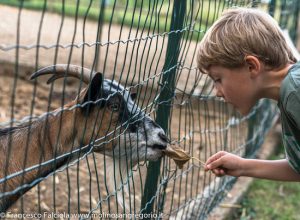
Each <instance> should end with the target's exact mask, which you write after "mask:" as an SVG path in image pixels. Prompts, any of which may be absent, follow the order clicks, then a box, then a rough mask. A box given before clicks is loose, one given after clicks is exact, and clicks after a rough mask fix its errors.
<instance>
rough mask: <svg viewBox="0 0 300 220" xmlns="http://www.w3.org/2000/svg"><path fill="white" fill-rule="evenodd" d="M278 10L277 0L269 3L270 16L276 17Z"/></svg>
mask: <svg viewBox="0 0 300 220" xmlns="http://www.w3.org/2000/svg"><path fill="white" fill-rule="evenodd" d="M275 9H276V0H271V1H270V3H269V14H270V15H271V16H272V17H274V14H275Z"/></svg>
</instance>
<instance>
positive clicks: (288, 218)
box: [234, 153, 300, 220]
mask: <svg viewBox="0 0 300 220" xmlns="http://www.w3.org/2000/svg"><path fill="white" fill-rule="evenodd" d="M282 157H283V154H282V153H281V154H279V155H277V156H276V157H273V158H272V159H278V158H282ZM299 198H300V184H299V183H292V182H277V181H270V180H259V179H257V180H255V181H254V182H253V184H252V185H251V186H250V188H249V191H248V194H247V195H246V196H245V198H244V199H243V201H242V203H241V205H242V208H241V209H239V210H238V211H237V212H236V213H235V215H234V219H240V220H250V219H251V220H252V219H253V220H254V219H260V220H269V219H280V220H292V219H299V216H300V209H299Z"/></svg>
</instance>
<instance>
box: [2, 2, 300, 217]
mask: <svg viewBox="0 0 300 220" xmlns="http://www.w3.org/2000/svg"><path fill="white" fill-rule="evenodd" d="M233 6H243V7H260V8H262V9H263V10H265V11H268V12H269V13H270V14H272V15H273V16H274V17H275V18H276V19H277V20H278V21H279V23H280V25H281V27H282V28H283V29H288V30H290V33H291V36H292V39H293V41H294V44H295V45H297V36H298V34H297V33H298V28H297V27H298V26H299V23H298V22H299V1H297V0H285V1H276V0H270V1H254V0H248V1H247V0H213V1H209V0H198V1H194V0H186V1H179V0H174V1H173V0H119V1H117V0H103V1H93V0H77V1H70V0H63V1H58V0H52V1H48V0H1V1H0V29H1V34H0V64H1V65H0V152H1V153H0V155H1V156H0V157H1V158H0V167H1V171H0V173H1V174H0V187H1V188H0V189H1V190H0V212H3V213H2V214H1V216H0V217H6V218H13V219H17V218H25V219H26V218H30V217H35V218H39V219H53V218H58V219H78V218H79V219H90V218H104V219H106V218H107V219H113V218H121V219H122V218H123V219H139V218H142V217H143V218H147V219H153V218H155V219H157V218H166V219H179V218H180V219H205V218H206V217H207V216H208V215H209V213H210V211H211V210H212V209H213V208H214V207H216V206H217V205H218V203H219V202H220V201H221V200H222V198H223V197H224V196H225V194H226V192H227V190H228V189H230V188H231V187H232V185H233V184H234V182H235V180H236V179H235V178H232V177H223V178H216V177H215V176H214V175H212V174H211V173H205V172H204V170H203V167H202V166H201V164H199V163H198V162H196V161H193V160H191V161H189V162H188V163H187V164H186V165H185V166H184V168H183V169H178V168H177V167H176V165H175V164H174V162H173V161H172V160H170V159H169V158H166V157H162V158H160V156H161V150H160V149H159V148H162V147H163V145H164V144H165V143H163V142H164V141H165V142H166V140H165V139H164V138H162V136H164V135H166V136H167V139H168V140H170V141H172V142H174V143H178V144H180V146H181V147H182V148H183V149H184V150H186V151H187V152H189V154H190V155H191V156H193V157H196V158H198V159H200V160H202V161H205V160H206V159H207V158H208V157H209V156H210V155H212V154H213V153H216V152H218V151H219V150H226V151H229V152H233V153H235V154H238V155H241V156H244V157H253V156H254V155H255V152H256V151H257V150H258V149H259V147H260V146H261V144H262V142H263V140H264V135H265V134H266V132H267V131H268V130H269V129H270V127H271V126H272V125H273V123H274V120H275V119H276V118H277V116H278V112H277V110H276V104H274V103H272V102H270V101H268V100H262V101H260V102H259V103H257V105H256V106H255V107H254V108H253V110H252V111H251V113H249V115H247V116H245V117H241V116H240V115H239V114H238V113H237V112H235V110H234V109H233V108H232V106H230V105H228V104H227V103H225V102H224V101H223V100H222V99H220V98H217V97H216V96H215V95H214V93H213V85H212V82H211V80H210V79H209V78H208V77H207V76H206V75H204V74H202V73H200V72H199V71H198V70H197V68H196V66H197V65H196V55H197V43H198V42H199V41H200V40H201V38H202V37H203V35H204V34H205V32H206V30H207V29H208V28H209V27H210V25H211V24H212V23H213V22H214V21H215V20H216V19H217V18H218V17H219V16H220V14H221V13H222V11H224V10H225V9H226V8H229V7H233ZM56 64H67V66H66V70H65V72H64V73H63V74H62V75H61V76H63V77H62V79H60V80H56V81H55V82H53V83H50V84H47V83H46V82H47V80H48V79H49V77H47V76H40V77H38V78H37V79H34V80H29V78H30V76H31V74H32V73H34V72H36V71H38V70H39V69H41V68H43V67H46V66H50V65H56ZM71 65H77V66H79V68H78V69H79V80H78V79H74V78H72V77H71V78H70V77H64V76H66V75H67V74H69V72H70V70H71V68H72V66H71ZM81 67H85V68H88V69H90V72H89V74H87V75H89V77H87V78H88V80H91V79H95V80H93V81H92V82H90V83H88V85H86V84H85V83H84V74H83V72H84V70H83V69H82V68H81ZM94 71H95V72H94ZM53 72H54V74H58V73H57V72H56V70H54V71H53ZM96 72H101V73H102V76H103V77H104V78H105V79H106V80H101V75H99V74H96ZM92 76H93V77H94V78H92ZM109 80H114V83H112V81H109ZM99 82H100V83H99ZM99 88H101V89H102V90H99ZM129 93H131V94H133V95H132V96H131V95H129ZM134 96H135V98H134V99H132V98H133V97H134ZM131 97H132V98H131ZM128 103H129V104H128ZM151 126H152V127H151ZM159 127H161V128H159ZM162 129H163V130H162ZM153 159H155V161H153ZM79 214H80V215H79Z"/></svg>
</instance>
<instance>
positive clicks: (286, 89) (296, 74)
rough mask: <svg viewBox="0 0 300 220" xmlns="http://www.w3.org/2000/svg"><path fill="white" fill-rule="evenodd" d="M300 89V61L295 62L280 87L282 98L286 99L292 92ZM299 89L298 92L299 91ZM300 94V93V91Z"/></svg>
mask: <svg viewBox="0 0 300 220" xmlns="http://www.w3.org/2000/svg"><path fill="white" fill-rule="evenodd" d="M299 90H300V62H298V63H296V64H294V65H293V66H292V67H291V68H290V69H289V71H288V74H287V75H286V77H285V78H284V80H283V81H282V83H281V87H280V100H281V101H284V100H285V99H286V98H288V96H289V95H290V94H291V93H299ZM297 91H298V92H297ZM299 96H300V93H299Z"/></svg>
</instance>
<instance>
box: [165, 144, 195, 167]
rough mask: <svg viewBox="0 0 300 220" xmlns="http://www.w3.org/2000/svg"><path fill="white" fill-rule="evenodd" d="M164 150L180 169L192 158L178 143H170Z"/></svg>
mask: <svg viewBox="0 0 300 220" xmlns="http://www.w3.org/2000/svg"><path fill="white" fill-rule="evenodd" d="M163 152H164V153H165V155H167V156H168V157H170V158H171V159H173V160H174V161H175V163H176V165H177V166H178V167H179V168H180V169H182V168H183V165H184V164H185V163H186V162H188V161H189V160H190V159H191V156H190V155H189V154H188V153H187V152H185V151H184V150H183V149H182V148H181V147H179V146H178V144H168V146H167V148H166V149H165V150H163Z"/></svg>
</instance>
